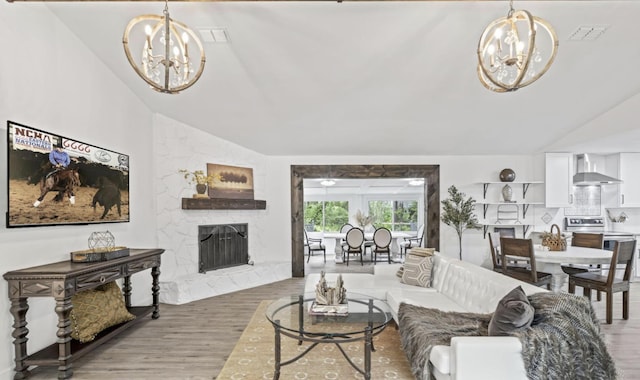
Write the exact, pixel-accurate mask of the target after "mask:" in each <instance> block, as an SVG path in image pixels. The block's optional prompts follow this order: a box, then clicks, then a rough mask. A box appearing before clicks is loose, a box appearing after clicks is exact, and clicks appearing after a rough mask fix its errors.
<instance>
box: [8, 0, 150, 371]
mask: <svg viewBox="0 0 640 380" xmlns="http://www.w3.org/2000/svg"><path fill="white" fill-rule="evenodd" d="M0 35H2V38H0V51H2V52H3V57H4V58H3V59H2V60H0V135H1V136H2V138H0V141H1V142H0V157H1V158H0V162H1V164H0V214H1V215H2V218H0V219H1V221H0V256H1V257H0V274H4V273H6V272H7V271H10V270H15V269H20V268H25V267H30V266H34V265H39V264H46V263H50V262H54V261H59V260H68V259H69V252H71V251H74V250H79V249H86V248H87V238H88V237H89V235H90V234H91V232H93V231H103V230H107V229H108V230H109V231H110V232H111V233H113V235H114V236H115V237H116V243H117V244H118V245H125V246H129V247H155V246H156V245H157V242H156V235H155V230H156V227H155V225H156V221H155V197H154V195H153V191H149V190H148V184H151V183H153V182H154V181H153V178H154V177H153V172H152V171H151V170H149V168H151V167H152V166H153V162H152V144H151V137H150V136H151V134H152V129H151V121H152V119H151V117H152V115H151V113H150V112H149V111H148V109H147V108H146V106H145V105H144V104H142V103H141V102H140V101H139V100H138V99H137V98H136V97H135V96H134V95H133V94H132V93H131V91H129V89H128V88H127V87H126V86H125V85H124V84H123V83H121V82H120V81H119V80H118V79H117V78H116V77H115V76H114V75H113V74H112V73H111V72H110V71H109V70H107V69H106V67H105V66H104V65H103V64H102V62H100V61H98V60H97V59H96V58H95V56H94V55H93V54H92V53H90V51H89V50H88V49H87V48H86V47H85V46H84V45H82V44H81V43H80V42H79V40H78V39H77V38H76V36H75V35H72V34H71V33H70V32H69V31H68V30H67V29H66V27H65V26H64V25H62V24H61V23H60V22H59V21H58V20H57V18H55V17H54V16H53V15H52V14H51V13H50V12H49V11H48V10H47V8H46V7H45V6H44V5H43V4H36V3H31V4H26V3H24V4H20V6H16V4H9V3H7V2H4V1H3V2H0ZM123 59H124V54H123ZM6 120H12V121H16V122H19V123H22V124H26V125H29V126H32V127H34V128H41V129H44V130H47V131H50V132H54V133H59V134H61V135H63V136H69V137H72V138H76V139H78V140H80V141H84V142H87V143H91V144H95V145H98V146H101V147H105V148H108V149H113V150H115V151H117V152H122V153H127V154H129V155H130V159H131V183H130V194H131V209H130V212H131V222H130V223H119V224H107V225H100V226H96V225H94V226H67V227H33V228H19V229H6V228H5V218H4V215H5V213H6V211H7V210H6V207H7V205H6V199H7V194H6V191H7V183H6V181H7V174H6V171H7V166H6V157H7V146H6V138H5V137H4V136H6ZM34 189H35V186H34ZM147 272H148V271H147ZM140 276H142V277H140ZM147 277H148V278H147ZM150 278H151V276H150V275H149V274H147V273H146V272H145V274H137V275H135V276H133V287H134V294H133V302H134V303H147V304H148V303H150V302H151V294H150V293H151V292H150V288H151V285H150V283H151V281H150ZM7 294H8V291H7V283H6V281H4V280H2V281H0V320H1V321H2V323H1V324H0V326H1V328H0V379H10V378H13V374H12V369H13V364H14V363H13V345H12V342H13V338H12V337H11V328H10V326H11V324H12V323H13V318H12V317H11V315H10V313H9V307H10V304H9V302H8V299H7ZM29 306H30V308H29V311H28V313H27V321H28V323H29V325H28V328H29V330H30V333H29V350H30V352H34V351H35V350H36V349H39V348H41V347H43V346H46V345H48V344H51V343H53V342H55V338H56V335H55V333H56V323H57V318H56V315H55V313H54V312H53V307H54V303H53V302H52V300H50V299H33V298H32V299H30V300H29Z"/></svg>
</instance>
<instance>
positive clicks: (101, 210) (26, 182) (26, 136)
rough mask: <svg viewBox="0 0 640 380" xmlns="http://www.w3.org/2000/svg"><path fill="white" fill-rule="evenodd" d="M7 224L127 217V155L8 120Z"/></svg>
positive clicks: (124, 219) (108, 220)
mask: <svg viewBox="0 0 640 380" xmlns="http://www.w3.org/2000/svg"><path fill="white" fill-rule="evenodd" d="M7 152H8V154H7V156H8V157H7V165H8V170H7V173H8V179H7V183H8V191H7V194H8V197H7V198H8V200H7V204H8V205H7V227H9V228H11V227H34V226H52V225H73V224H93V223H118V222H128V221H129V156H128V155H126V154H122V153H117V152H115V151H113V150H109V149H105V148H101V147H98V146H96V145H92V144H88V143H85V142H82V141H78V140H76V139H73V138H70V137H66V136H61V135H58V134H55V133H52V132H48V131H44V130H41V129H36V128H32V127H29V126H26V125H22V124H18V123H16V122H13V121H7Z"/></svg>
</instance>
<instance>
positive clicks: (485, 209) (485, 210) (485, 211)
mask: <svg viewBox="0 0 640 380" xmlns="http://www.w3.org/2000/svg"><path fill="white" fill-rule="evenodd" d="M482 208H483V209H484V212H483V214H482V215H483V216H482V217H483V218H484V219H487V210H488V209H489V204H488V203H485V204H483V205H482Z"/></svg>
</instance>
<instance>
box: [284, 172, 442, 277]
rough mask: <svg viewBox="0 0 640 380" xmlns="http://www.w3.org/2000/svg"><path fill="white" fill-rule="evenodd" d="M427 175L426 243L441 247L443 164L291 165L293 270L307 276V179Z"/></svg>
mask: <svg viewBox="0 0 640 380" xmlns="http://www.w3.org/2000/svg"><path fill="white" fill-rule="evenodd" d="M312 178H336V179H340V178H355V179H359V178H424V179H425V182H424V210H423V212H424V220H425V224H426V229H425V239H426V244H425V246H427V247H434V248H436V249H440V165H291V273H292V275H293V277H304V238H303V233H302V230H303V228H304V180H305V179H312Z"/></svg>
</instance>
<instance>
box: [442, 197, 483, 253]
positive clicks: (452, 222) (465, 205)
mask: <svg viewBox="0 0 640 380" xmlns="http://www.w3.org/2000/svg"><path fill="white" fill-rule="evenodd" d="M441 203H442V215H441V219H442V222H443V223H444V224H446V225H448V226H451V227H453V228H454V229H455V230H456V232H457V233H458V244H459V248H460V251H459V257H460V260H462V234H463V233H464V232H465V231H466V230H468V229H474V230H478V229H480V228H481V225H480V224H479V223H478V218H477V217H476V215H475V213H474V211H475V207H474V206H475V204H476V201H475V200H474V199H473V198H471V197H469V198H465V194H464V193H461V192H459V191H458V189H457V188H456V187H455V186H454V185H451V187H449V198H447V199H445V200H443V201H442V202H441Z"/></svg>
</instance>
